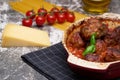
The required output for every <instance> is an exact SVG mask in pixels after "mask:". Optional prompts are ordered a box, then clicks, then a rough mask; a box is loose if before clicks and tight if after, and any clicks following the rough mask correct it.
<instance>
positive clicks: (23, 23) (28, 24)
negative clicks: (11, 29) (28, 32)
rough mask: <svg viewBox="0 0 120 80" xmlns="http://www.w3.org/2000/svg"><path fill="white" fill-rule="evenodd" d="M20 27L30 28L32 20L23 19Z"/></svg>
mask: <svg viewBox="0 0 120 80" xmlns="http://www.w3.org/2000/svg"><path fill="white" fill-rule="evenodd" d="M22 25H23V26H27V27H31V26H32V19H30V18H29V19H27V18H23V19H22Z"/></svg>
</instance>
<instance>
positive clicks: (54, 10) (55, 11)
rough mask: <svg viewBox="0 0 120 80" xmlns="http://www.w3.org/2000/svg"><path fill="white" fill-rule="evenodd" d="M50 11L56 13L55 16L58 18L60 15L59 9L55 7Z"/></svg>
mask: <svg viewBox="0 0 120 80" xmlns="http://www.w3.org/2000/svg"><path fill="white" fill-rule="evenodd" d="M50 11H51V12H54V14H55V16H56V17H57V15H58V13H59V9H58V8H57V7H53V8H52V9H51V10H50Z"/></svg>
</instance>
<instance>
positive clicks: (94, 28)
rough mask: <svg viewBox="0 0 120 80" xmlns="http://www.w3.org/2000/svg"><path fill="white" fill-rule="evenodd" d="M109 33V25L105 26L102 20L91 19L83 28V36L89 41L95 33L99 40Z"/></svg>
mask: <svg viewBox="0 0 120 80" xmlns="http://www.w3.org/2000/svg"><path fill="white" fill-rule="evenodd" d="M107 32H108V27H107V25H105V24H103V23H102V21H101V20H99V19H95V18H91V19H89V20H88V21H85V22H84V23H83V24H82V27H81V35H82V37H83V38H84V39H85V40H89V39H90V37H91V35H92V34H93V33H96V34H97V36H96V37H97V38H100V37H102V36H104V35H106V33H107Z"/></svg>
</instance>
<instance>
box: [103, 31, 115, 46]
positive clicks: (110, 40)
mask: <svg viewBox="0 0 120 80" xmlns="http://www.w3.org/2000/svg"><path fill="white" fill-rule="evenodd" d="M115 36H116V33H114V32H113V31H109V32H108V33H107V34H106V36H105V37H104V41H105V43H106V44H107V47H110V46H111V47H112V46H115V45H116V44H117V42H116V41H115Z"/></svg>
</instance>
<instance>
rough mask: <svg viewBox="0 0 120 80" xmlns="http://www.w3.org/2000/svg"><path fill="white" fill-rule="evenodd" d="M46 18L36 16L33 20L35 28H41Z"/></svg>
mask: <svg viewBox="0 0 120 80" xmlns="http://www.w3.org/2000/svg"><path fill="white" fill-rule="evenodd" d="M45 20H46V18H45V17H44V16H41V15H38V16H37V17H36V19H35V21H36V24H37V26H42V25H43V24H44V23H45Z"/></svg>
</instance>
